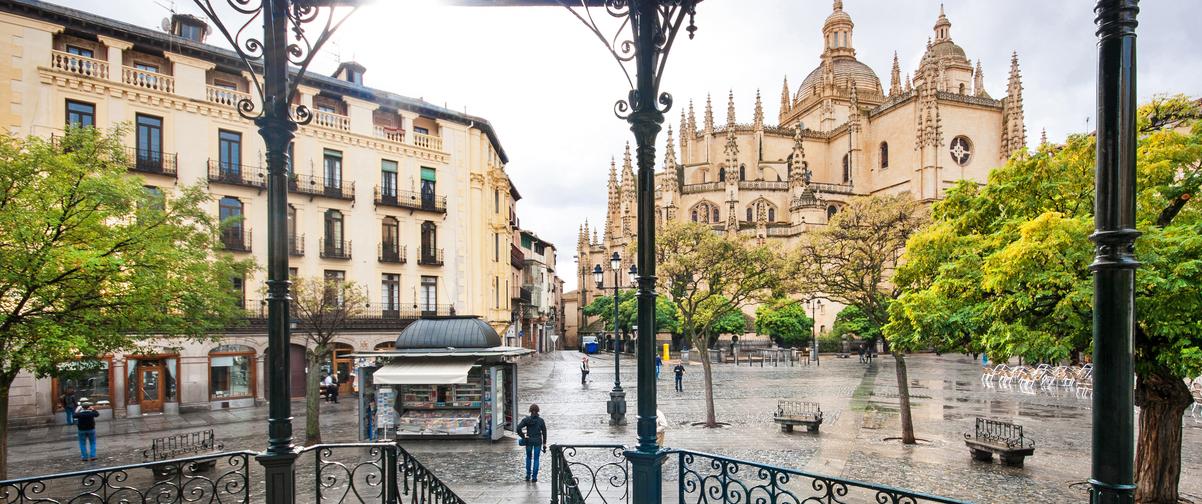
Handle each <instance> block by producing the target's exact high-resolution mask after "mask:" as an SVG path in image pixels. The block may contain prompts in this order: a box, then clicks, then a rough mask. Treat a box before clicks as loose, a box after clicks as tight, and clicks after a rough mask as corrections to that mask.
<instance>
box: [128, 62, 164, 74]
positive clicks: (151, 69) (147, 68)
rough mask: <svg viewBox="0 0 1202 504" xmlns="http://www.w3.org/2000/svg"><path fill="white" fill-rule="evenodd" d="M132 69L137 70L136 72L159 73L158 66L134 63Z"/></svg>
mask: <svg viewBox="0 0 1202 504" xmlns="http://www.w3.org/2000/svg"><path fill="white" fill-rule="evenodd" d="M134 68H136V69H138V70H141V71H143V72H150V73H159V66H158V65H151V64H149V63H136V62H135V63H134Z"/></svg>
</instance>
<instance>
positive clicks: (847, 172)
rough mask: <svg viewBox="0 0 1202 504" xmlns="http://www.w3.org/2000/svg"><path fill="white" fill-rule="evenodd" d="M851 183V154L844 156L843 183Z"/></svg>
mask: <svg viewBox="0 0 1202 504" xmlns="http://www.w3.org/2000/svg"><path fill="white" fill-rule="evenodd" d="M848 182H851V154H850V153H849V154H844V155H843V183H844V184H846V183H848Z"/></svg>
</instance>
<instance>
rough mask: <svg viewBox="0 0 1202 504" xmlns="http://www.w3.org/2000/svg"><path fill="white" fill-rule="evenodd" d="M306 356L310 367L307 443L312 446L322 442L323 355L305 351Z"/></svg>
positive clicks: (306, 386) (307, 392)
mask: <svg viewBox="0 0 1202 504" xmlns="http://www.w3.org/2000/svg"><path fill="white" fill-rule="evenodd" d="M305 358H306V359H305V360H306V363H307V367H308V368H309V369H308V372H307V373H305V445H307V446H312V445H315V444H320V443H321V404H320V402H319V399H320V397H319V394H318V390H319V387H320V386H321V381H320V380H321V356H319V355H318V354H316V353H315V352H305Z"/></svg>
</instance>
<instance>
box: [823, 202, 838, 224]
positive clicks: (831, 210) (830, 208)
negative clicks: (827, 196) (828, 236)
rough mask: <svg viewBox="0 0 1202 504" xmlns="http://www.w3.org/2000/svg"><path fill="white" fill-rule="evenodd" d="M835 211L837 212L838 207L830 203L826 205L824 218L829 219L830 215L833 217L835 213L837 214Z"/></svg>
mask: <svg viewBox="0 0 1202 504" xmlns="http://www.w3.org/2000/svg"><path fill="white" fill-rule="evenodd" d="M837 213H839V209H838V208H836V207H835V205H831V206H828V207H826V219H827V220H830V219H831V218H832V217H834V216H835V214H837Z"/></svg>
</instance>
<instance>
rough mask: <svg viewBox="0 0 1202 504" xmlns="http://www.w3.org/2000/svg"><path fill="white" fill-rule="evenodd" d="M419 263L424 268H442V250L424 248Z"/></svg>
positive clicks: (418, 259)
mask: <svg viewBox="0 0 1202 504" xmlns="http://www.w3.org/2000/svg"><path fill="white" fill-rule="evenodd" d="M417 263H418V264H420V265H422V266H442V249H432V248H425V247H422V249H421V253H420V254H418V256H417Z"/></svg>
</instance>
